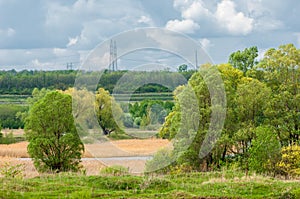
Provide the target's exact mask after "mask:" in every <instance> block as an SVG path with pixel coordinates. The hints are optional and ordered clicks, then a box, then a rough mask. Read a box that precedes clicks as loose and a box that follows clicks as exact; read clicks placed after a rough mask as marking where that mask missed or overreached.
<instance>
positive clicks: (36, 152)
mask: <svg viewBox="0 0 300 199" xmlns="http://www.w3.org/2000/svg"><path fill="white" fill-rule="evenodd" d="M25 131H26V134H25V135H26V139H27V140H28V141H29V145H28V153H29V155H30V157H31V158H32V159H33V161H34V165H35V167H36V168H37V169H38V171H41V172H45V171H56V172H62V171H76V170H78V169H79V163H80V161H81V160H80V158H81V155H82V153H83V151H84V146H83V144H82V142H81V140H80V138H79V136H78V134H77V132H76V127H75V124H74V118H73V115H72V98H71V96H70V95H67V94H62V93H60V92H57V91H53V92H49V93H47V94H46V95H45V97H43V98H42V99H40V100H38V101H37V102H35V103H34V104H33V106H32V107H31V108H30V110H29V115H28V117H27V118H26V122H25Z"/></svg>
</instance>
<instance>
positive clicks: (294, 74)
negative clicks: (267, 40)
mask: <svg viewBox="0 0 300 199" xmlns="http://www.w3.org/2000/svg"><path fill="white" fill-rule="evenodd" d="M299 66H300V50H299V49H297V48H296V47H295V46H294V45H292V44H287V45H282V46H279V48H278V49H274V48H272V49H269V50H268V51H267V52H266V53H265V55H264V58H263V59H262V61H261V62H260V64H259V65H258V66H257V68H258V69H263V71H264V81H265V82H266V84H267V85H268V86H269V87H270V88H271V89H272V98H271V100H270V101H269V106H268V109H267V110H266V111H265V115H266V116H267V118H268V122H269V123H270V124H271V125H273V126H274V127H275V128H276V130H277V133H278V136H279V138H280V141H281V144H282V145H284V146H287V145H291V144H293V143H299V138H300V125H299V124H300V112H299V110H300V67H299Z"/></svg>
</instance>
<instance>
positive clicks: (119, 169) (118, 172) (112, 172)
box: [100, 165, 129, 176]
mask: <svg viewBox="0 0 300 199" xmlns="http://www.w3.org/2000/svg"><path fill="white" fill-rule="evenodd" d="M127 174H129V168H126V167H123V166H120V165H113V166H109V167H105V168H102V169H101V170H100V175H105V176H122V175H127Z"/></svg>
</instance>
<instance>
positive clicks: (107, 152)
mask: <svg viewBox="0 0 300 199" xmlns="http://www.w3.org/2000/svg"><path fill="white" fill-rule="evenodd" d="M168 145H169V141H168V140H162V139H145V140H139V139H129V140H117V141H112V142H105V143H101V144H87V145H85V148H86V151H85V153H84V155H83V157H84V158H85V159H83V161H82V166H83V168H84V169H85V170H86V174H87V175H97V174H99V170H100V169H101V168H103V167H105V166H110V165H122V166H125V167H128V168H129V170H130V172H133V173H140V172H142V171H143V170H144V167H145V162H146V160H143V159H135V160H133V159H120V160H118V159H116V160H105V161H100V160H95V159H93V157H97V158H106V157H120V156H149V155H152V154H153V153H155V152H156V151H157V150H159V149H160V148H164V147H167V146H168ZM27 146H28V142H20V143H16V144H10V145H4V144H1V145H0V168H1V167H3V166H4V165H5V163H7V164H9V165H17V164H22V165H24V175H25V177H34V176H37V175H39V174H38V172H37V171H36V170H35V168H34V166H33V163H32V161H31V160H28V159H27V160H22V159H20V158H28V157H29V155H28V153H27Z"/></svg>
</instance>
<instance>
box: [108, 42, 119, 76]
mask: <svg viewBox="0 0 300 199" xmlns="http://www.w3.org/2000/svg"><path fill="white" fill-rule="evenodd" d="M109 49H110V52H109V70H111V71H115V70H118V59H117V42H116V41H113V40H110V48H109Z"/></svg>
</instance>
